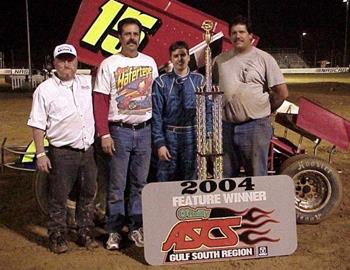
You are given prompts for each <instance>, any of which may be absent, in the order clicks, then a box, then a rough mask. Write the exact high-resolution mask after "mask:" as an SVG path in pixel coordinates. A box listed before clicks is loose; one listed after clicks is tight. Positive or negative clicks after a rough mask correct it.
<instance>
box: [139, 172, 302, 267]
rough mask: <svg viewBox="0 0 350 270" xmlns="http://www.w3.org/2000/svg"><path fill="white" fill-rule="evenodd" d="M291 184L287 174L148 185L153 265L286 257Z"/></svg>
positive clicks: (291, 234)
mask: <svg viewBox="0 0 350 270" xmlns="http://www.w3.org/2000/svg"><path fill="white" fill-rule="evenodd" d="M294 200H295V197H294V184H293V181H292V179H291V178H290V177H289V176H286V175H278V176H264V177H247V178H234V179H233V178H225V179H221V180H205V181H198V180H196V181H179V182H165V183H164V182H163V183H150V184H148V185H146V186H145V187H144V189H143V192H142V205H143V226H144V239H145V259H146V261H147V262H148V263H149V264H151V265H161V264H184V263H201V262H211V261H224V260H233V259H253V258H264V257H271V256H281V255H289V254H291V253H293V252H294V251H295V250H296V247H297V232H296V219H295V206H294Z"/></svg>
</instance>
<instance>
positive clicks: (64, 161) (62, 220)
mask: <svg viewBox="0 0 350 270" xmlns="http://www.w3.org/2000/svg"><path fill="white" fill-rule="evenodd" d="M48 156H49V159H50V161H51V165H52V169H51V171H50V174H49V205H48V209H49V222H48V231H49V235H50V234H51V233H54V232H62V233H64V232H65V231H66V204H67V199H68V195H69V193H70V192H71V190H72V189H73V186H75V185H77V198H76V212H75V216H76V221H77V225H78V229H79V233H83V232H84V231H86V230H90V229H91V228H92V227H93V226H94V223H93V214H94V197H95V194H96V186H97V184H96V176H97V175H96V172H97V170H96V163H95V159H94V149H93V147H92V146H91V147H90V148H89V149H88V150H87V151H86V152H81V151H76V150H72V149H69V148H57V147H53V146H50V147H49V154H48Z"/></svg>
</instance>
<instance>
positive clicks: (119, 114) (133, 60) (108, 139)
mask: <svg viewBox="0 0 350 270" xmlns="http://www.w3.org/2000/svg"><path fill="white" fill-rule="evenodd" d="M141 30H142V25H141V23H140V22H139V21H138V20H136V19H134V18H126V19H123V20H121V21H120V22H119V23H118V37H119V41H120V44H121V51H120V52H119V53H117V54H115V55H112V56H110V57H108V58H106V59H105V60H104V61H102V63H101V65H100V67H99V69H98V73H97V77H96V82H95V88H94V98H93V99H94V113H95V121H96V129H97V133H98V136H99V137H100V139H101V146H102V150H103V151H104V152H105V153H106V154H107V155H108V156H109V181H108V191H107V193H108V195H107V231H108V233H109V238H108V241H107V245H106V247H107V249H109V250H113V249H120V247H121V240H122V235H123V230H122V229H123V227H124V225H125V224H126V223H127V224H128V227H129V238H130V239H131V240H132V241H134V242H135V244H136V246H139V247H141V246H143V230H142V206H141V190H142V188H143V187H144V186H145V184H146V179H147V175H148V170H149V165H150V157H151V125H150V123H151V117H152V104H151V102H152V100H151V91H152V89H151V85H152V81H153V79H154V78H155V77H157V76H158V70H157V65H156V63H155V61H154V60H153V58H151V57H150V56H147V55H145V54H142V53H140V52H138V47H139V42H140V35H141ZM127 184H128V189H126V187H127ZM125 190H128V192H129V194H128V201H127V209H125V204H126V202H125V198H124V193H125Z"/></svg>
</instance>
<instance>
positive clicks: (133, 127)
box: [108, 119, 151, 130]
mask: <svg viewBox="0 0 350 270" xmlns="http://www.w3.org/2000/svg"><path fill="white" fill-rule="evenodd" d="M150 123H151V119H149V120H147V121H146V122H142V123H140V124H128V123H123V122H109V123H108V124H109V125H110V126H117V127H123V128H130V129H133V130H136V129H141V128H145V127H147V126H148V125H149V124H150Z"/></svg>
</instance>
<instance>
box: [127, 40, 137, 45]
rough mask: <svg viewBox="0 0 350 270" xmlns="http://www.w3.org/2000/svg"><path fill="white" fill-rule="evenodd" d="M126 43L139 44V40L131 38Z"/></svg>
mask: <svg viewBox="0 0 350 270" xmlns="http://www.w3.org/2000/svg"><path fill="white" fill-rule="evenodd" d="M126 44H128V45H129V44H135V45H137V42H136V41H135V40H133V39H130V40H129V41H128V42H127V43H126Z"/></svg>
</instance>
